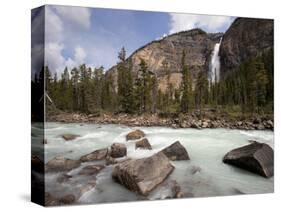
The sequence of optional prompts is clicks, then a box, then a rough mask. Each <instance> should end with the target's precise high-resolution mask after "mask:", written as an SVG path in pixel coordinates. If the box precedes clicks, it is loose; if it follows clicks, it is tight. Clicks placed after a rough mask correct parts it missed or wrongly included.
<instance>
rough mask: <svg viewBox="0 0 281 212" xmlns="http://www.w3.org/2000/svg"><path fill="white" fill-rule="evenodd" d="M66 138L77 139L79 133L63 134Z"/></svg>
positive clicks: (67, 139) (68, 139)
mask: <svg viewBox="0 0 281 212" xmlns="http://www.w3.org/2000/svg"><path fill="white" fill-rule="evenodd" d="M61 137H62V138H63V139H64V140H66V141H71V140H74V139H76V138H77V137H79V135H74V134H63V135H62V136H61Z"/></svg>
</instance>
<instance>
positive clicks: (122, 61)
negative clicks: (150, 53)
mask: <svg viewBox="0 0 281 212" xmlns="http://www.w3.org/2000/svg"><path fill="white" fill-rule="evenodd" d="M185 58H186V53H185V52H184V51H183V53H182V60H181V73H182V80H181V85H180V87H179V88H175V87H174V86H173V84H172V83H171V81H170V75H171V70H169V66H168V64H167V63H165V62H163V68H164V71H165V72H166V77H167V89H166V91H165V92H164V91H161V90H160V89H159V87H158V79H157V76H156V75H155V74H154V73H153V72H152V71H150V70H149V68H148V66H147V64H146V62H145V61H144V60H142V59H141V61H140V63H139V69H138V71H137V73H135V74H134V75H133V73H132V71H131V68H130V66H128V64H127V63H126V51H125V49H124V48H122V49H121V50H120V52H119V54H118V63H117V76H114V74H113V73H108V72H105V71H104V68H103V67H102V66H101V67H98V68H94V69H92V68H90V67H86V65H85V64H83V65H80V66H79V67H76V68H73V69H71V70H68V68H67V67H66V68H65V69H64V71H63V73H62V74H61V76H60V78H58V76H57V74H56V73H55V74H52V72H51V71H50V70H49V68H48V67H44V69H43V70H42V71H44V75H45V79H44V80H45V86H46V91H47V94H48V96H49V97H50V98H51V101H52V102H53V104H54V105H55V107H56V108H57V109H60V110H63V111H69V112H82V113H88V114H89V113H100V112H114V113H122V112H123V113H130V114H133V113H136V114H142V113H163V114H174V113H190V112H193V111H195V110H196V111H199V112H200V114H201V111H202V110H204V109H206V108H213V109H218V108H231V107H236V108H239V111H240V112H242V113H248V112H255V113H264V112H265V111H266V112H270V113H272V112H273V53H272V52H269V53H267V54H264V55H262V56H260V57H257V58H252V59H250V60H248V61H247V62H245V63H243V64H241V65H240V67H239V68H238V69H237V70H233V71H229V72H228V73H227V74H225V76H223V78H222V79H221V80H220V81H217V80H215V83H210V82H209V80H208V73H207V72H203V71H202V72H199V73H198V76H197V79H196V80H194V79H192V74H191V72H190V70H189V68H188V64H186V62H185V61H186V60H185ZM39 75H40V77H39V76H37V75H35V79H34V82H33V83H34V84H36V83H40V80H42V74H39ZM114 77H115V78H116V77H117V80H116V79H115V78H114ZM47 102H48V101H47Z"/></svg>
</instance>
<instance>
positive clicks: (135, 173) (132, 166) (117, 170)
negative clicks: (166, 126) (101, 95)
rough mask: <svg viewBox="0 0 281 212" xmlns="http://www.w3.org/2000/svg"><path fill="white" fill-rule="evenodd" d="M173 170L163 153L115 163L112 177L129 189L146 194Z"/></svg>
mask: <svg viewBox="0 0 281 212" xmlns="http://www.w3.org/2000/svg"><path fill="white" fill-rule="evenodd" d="M173 170H174V167H173V166H172V164H171V163H170V161H169V159H168V158H167V157H166V156H165V155H164V154H163V153H161V152H160V153H157V154H155V155H153V156H151V157H148V158H142V159H134V160H128V161H125V162H122V163H118V164H117V165H115V167H114V169H113V172H112V177H113V179H114V180H116V181H117V182H119V183H120V184H122V185H124V186H125V187H126V188H128V189H129V190H131V191H134V192H136V193H139V194H141V195H145V196H146V195H148V194H149V192H150V191H152V190H153V189H154V188H156V186H157V185H159V184H160V183H162V182H163V181H164V180H165V179H166V178H167V177H168V176H169V175H170V174H171V172H172V171H173Z"/></svg>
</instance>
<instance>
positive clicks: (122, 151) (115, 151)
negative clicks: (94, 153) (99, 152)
mask: <svg viewBox="0 0 281 212" xmlns="http://www.w3.org/2000/svg"><path fill="white" fill-rule="evenodd" d="M126 155H127V148H126V145H125V144H122V143H114V144H112V145H111V147H110V156H111V157H113V158H121V157H124V156H126Z"/></svg>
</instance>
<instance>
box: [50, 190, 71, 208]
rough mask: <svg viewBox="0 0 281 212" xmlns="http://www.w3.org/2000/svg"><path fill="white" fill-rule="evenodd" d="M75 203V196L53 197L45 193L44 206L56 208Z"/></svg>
mask: <svg viewBox="0 0 281 212" xmlns="http://www.w3.org/2000/svg"><path fill="white" fill-rule="evenodd" d="M74 202H75V196H74V195H73V194H67V195H65V196H62V197H58V198H56V197H54V196H52V195H51V194H50V193H48V192H46V193H45V205H46V206H57V205H69V204H72V203H74Z"/></svg>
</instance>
